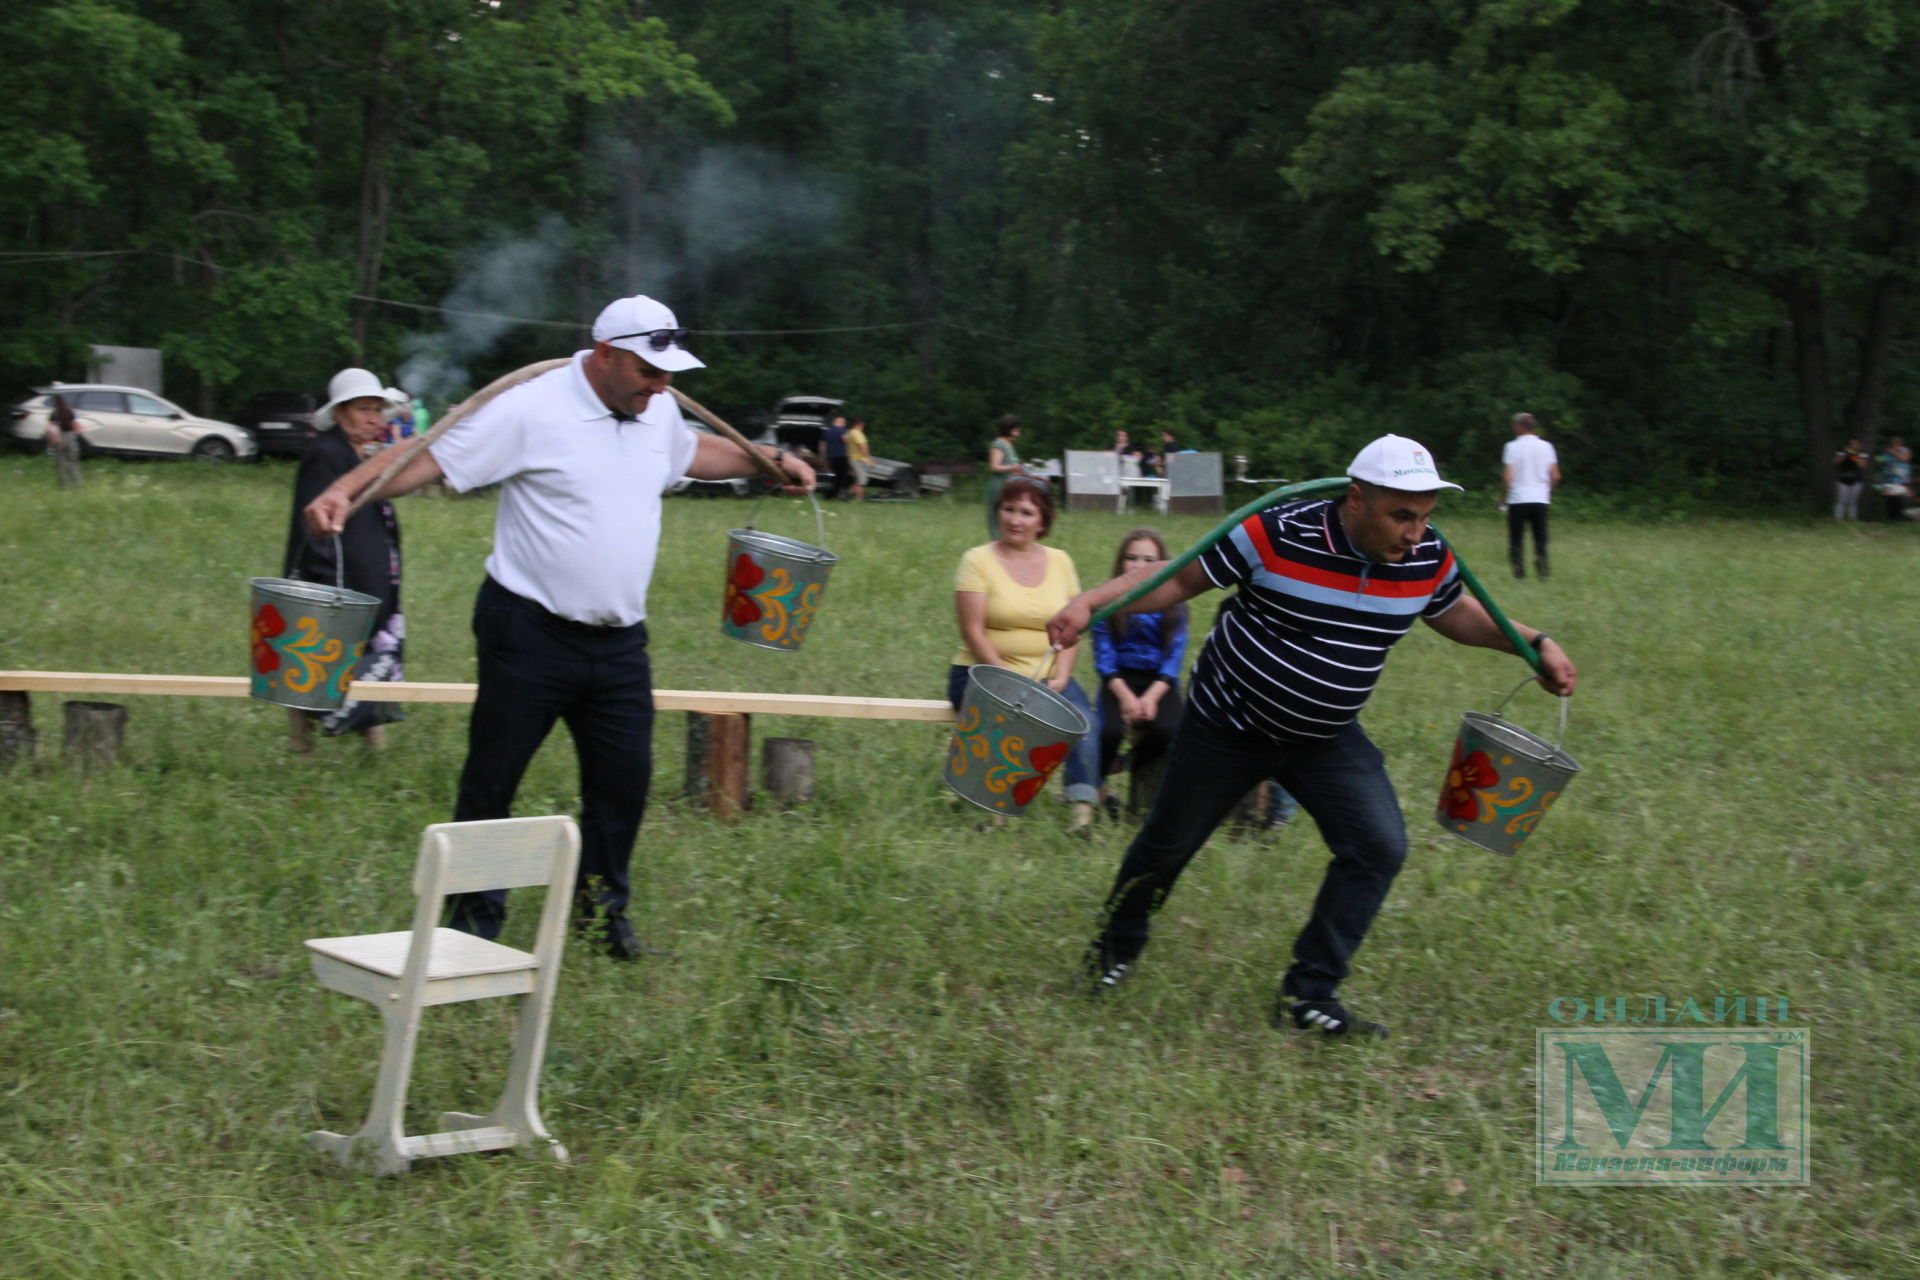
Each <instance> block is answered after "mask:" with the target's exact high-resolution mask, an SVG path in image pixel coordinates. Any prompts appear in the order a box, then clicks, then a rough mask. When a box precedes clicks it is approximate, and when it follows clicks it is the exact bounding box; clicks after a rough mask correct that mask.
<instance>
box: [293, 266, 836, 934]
mask: <svg viewBox="0 0 1920 1280" xmlns="http://www.w3.org/2000/svg"><path fill="white" fill-rule="evenodd" d="M593 339H594V343H593V348H592V349H591V350H589V351H581V352H577V353H576V354H575V355H574V357H573V360H572V362H571V363H570V364H568V365H567V366H565V367H564V368H560V369H555V370H553V371H551V372H549V373H544V374H542V375H540V376H539V377H537V378H533V379H530V380H529V381H527V382H524V383H522V384H521V385H519V386H517V387H514V388H512V389H511V390H509V391H506V392H504V393H502V394H501V395H500V396H498V397H496V398H495V399H494V400H493V401H492V402H490V403H488V404H487V405H485V406H484V407H482V408H481V409H479V410H478V411H477V412H475V413H474V414H473V416H472V417H470V418H467V419H465V420H464V421H462V422H460V423H458V424H456V425H455V426H454V427H452V428H451V429H449V430H448V431H447V433H446V434H445V435H443V436H441V437H440V438H439V439H438V440H436V441H434V442H433V444H432V445H430V446H428V448H427V449H425V450H424V451H422V452H421V453H420V454H419V455H418V456H417V457H415V458H414V459H413V460H412V461H410V462H409V463H408V464H407V465H406V466H405V467H404V468H403V469H402V470H401V471H400V472H399V473H398V474H397V475H396V476H395V477H394V478H393V482H392V483H391V484H390V485H389V487H388V489H387V490H386V492H387V493H388V494H389V495H398V494H403V493H409V492H412V491H413V490H415V489H418V488H419V487H420V486H422V485H424V484H428V483H431V482H432V481H435V480H440V479H444V480H445V481H446V483H447V484H448V485H449V486H450V487H452V488H453V489H455V490H456V491H459V492H463V493H464V492H466V491H468V490H470V489H477V488H481V487H483V486H486V485H493V484H497V485H500V486H501V490H500V505H499V509H498V512H497V514H496V515H495V518H494V536H493V552H492V554H491V555H489V556H488V557H487V577H486V581H485V582H484V583H482V584H481V587H480V595H479V599H478V600H477V601H476V602H475V605H474V613H473V633H474V639H475V641H476V643H477V647H478V651H479V659H480V678H479V692H478V695H477V697H476V699H475V701H474V705H473V717H472V720H471V721H470V722H469V725H468V732H467V761H466V766H465V768H464V769H462V771H461V774H460V790H459V796H458V798H457V799H456V800H455V802H454V812H453V816H454V820H455V821H456V822H471V821H476V820H479V819H483V818H504V817H507V816H509V814H510V813H511V811H512V807H513V798H514V793H515V792H516V791H517V790H518V789H519V786H520V779H521V777H522V776H523V775H524V774H525V773H526V769H527V765H528V763H529V762H531V760H532V759H533V755H534V752H536V751H537V750H539V748H540V744H541V743H542V742H544V741H545V740H546V737H547V734H548V733H549V732H551V731H552V729H553V724H554V721H556V720H561V719H564V720H565V721H566V722H567V728H568V730H569V731H570V732H571V733H572V735H573V745H574V751H575V753H576V755H577V756H578V758H579V761H580V798H581V816H580V828H581V849H580V879H579V882H578V884H577V886H576V889H575V902H576V906H577V907H578V909H579V913H580V915H581V917H582V918H583V919H590V918H592V917H593V916H594V915H595V914H596V913H598V914H599V915H601V916H602V917H603V918H604V919H605V921H606V940H607V947H608V950H609V952H610V953H611V954H613V955H614V956H617V957H619V958H621V959H632V958H634V957H635V956H637V955H638V954H639V953H640V951H641V947H640V944H639V942H638V940H637V939H636V938H635V936H634V933H633V929H632V926H631V925H630V924H628V922H627V902H628V898H629V892H630V885H629V881H628V875H627V866H628V863H629V861H630V859H631V858H632V854H633V842H634V837H635V835H636V834H637V833H638V831H639V828H640V819H641V817H642V816H643V814H644V813H645V810H646V803H647V784H648V780H649V778H650V776H651V773H652V768H653V745H652V740H653V683H652V677H651V673H650V670H649V665H648V659H647V625H646V616H647V584H648V581H649V580H650V579H651V578H652V576H653V565H654V558H655V555H656V554H657V552H658V550H659V546H660V515H661V497H662V495H663V494H664V493H665V492H666V491H667V490H668V489H669V488H671V487H672V486H673V485H674V484H675V483H676V482H677V481H679V480H680V479H681V478H682V477H683V476H692V477H694V478H695V479H698V480H726V479H732V478H735V477H740V476H748V475H752V474H753V473H754V471H755V464H754V462H753V460H752V459H751V458H750V457H748V456H747V454H746V453H745V452H744V451H743V450H741V449H740V448H739V447H738V446H737V445H734V444H732V443H730V442H728V441H726V440H723V439H721V438H719V437H717V436H709V435H703V434H699V433H696V432H695V431H693V430H692V429H691V428H690V427H688V426H687V424H686V422H685V421H684V420H683V419H682V418H681V415H680V408H679V405H678V404H676V403H675V402H674V400H673V397H672V396H670V395H669V394H667V387H668V386H669V384H671V383H672V381H673V375H674V374H675V373H679V372H682V371H684V370H687V369H699V368H703V367H705V366H704V364H703V362H701V361H700V360H698V359H696V358H695V357H694V355H693V353H692V352H691V351H689V350H687V347H686V340H687V331H686V330H685V329H682V328H681V327H680V326H679V322H678V321H677V320H675V318H674V315H673V312H672V311H670V310H668V309H667V308H666V307H665V306H664V305H662V304H661V303H658V302H656V301H654V300H653V299H652V298H648V297H645V296H637V297H632V298H621V299H620V300H618V301H616V302H613V303H611V304H609V305H608V306H607V308H606V310H604V311H602V312H601V313H600V316H599V318H598V319H597V320H595V321H594V324H593ZM776 456H778V457H779V460H780V463H781V466H782V467H783V468H784V469H785V471H786V473H787V475H788V476H789V477H790V478H791V479H792V481H793V483H794V484H795V485H797V486H799V487H801V488H803V489H811V488H812V487H813V471H812V470H811V468H809V467H808V466H807V465H806V464H805V463H803V462H801V461H799V460H798V459H797V458H793V457H791V456H790V455H786V454H785V453H784V451H779V452H778V453H777V454H776ZM380 469H381V460H380V459H379V458H374V459H371V460H370V461H369V463H368V464H367V465H364V466H361V467H359V468H357V469H356V470H354V471H352V472H349V473H348V474H347V475H345V476H343V477H342V478H341V479H340V480H338V481H336V482H335V483H334V484H333V486H332V487H331V488H329V489H328V490H327V491H326V492H324V493H322V494H321V495H320V497H319V498H317V499H315V500H314V502H313V503H312V504H311V505H310V506H309V507H308V508H307V519H308V522H309V524H310V525H311V526H312V527H313V529H314V530H315V532H316V533H319V534H323V535H326V534H331V533H332V532H334V531H335V530H336V529H337V528H338V527H339V525H340V521H341V517H342V516H343V514H344V513H345V511H346V509H347V507H348V505H349V504H350V503H351V502H352V500H353V497H354V495H356V494H357V493H359V492H360V490H361V489H363V488H364V487H365V486H366V485H367V484H369V483H371V482H372V480H373V478H374V476H375V475H377V474H378V472H379V470H380ZM505 918H506V894H505V893H504V892H503V891H501V890H497V889H496V890H489V891H486V892H483V893H472V894H464V895H461V896H460V897H458V898H457V899H456V900H455V902H454V909H453V918H452V920H451V921H450V923H451V924H452V926H453V927H454V928H456V929H462V930H465V931H466V932H468V933H474V934H478V935H479V936H481V937H483V938H492V937H496V936H498V934H499V932H500V925H501V922H502V921H503V920H504V919H505Z"/></svg>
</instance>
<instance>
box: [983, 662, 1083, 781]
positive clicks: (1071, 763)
mask: <svg viewBox="0 0 1920 1280" xmlns="http://www.w3.org/2000/svg"><path fill="white" fill-rule="evenodd" d="M969 669H970V668H967V667H963V666H960V665H959V664H957V663H956V664H954V665H953V666H951V667H948V668H947V701H948V702H951V703H952V704H953V709H954V710H955V711H958V710H959V709H960V703H961V701H962V700H963V699H964V698H965V697H966V696H967V672H968V670H969ZM1060 696H1061V697H1063V698H1065V699H1066V700H1067V701H1068V702H1071V703H1072V704H1073V705H1074V706H1076V707H1078V708H1079V709H1080V714H1081V715H1083V716H1085V717H1086V718H1087V723H1088V724H1089V725H1091V726H1093V727H1092V728H1090V729H1088V730H1087V732H1086V734H1085V736H1083V737H1082V738H1081V739H1080V743H1079V745H1078V746H1076V747H1074V749H1073V754H1071V755H1069V756H1068V757H1067V800H1068V802H1069V803H1080V802H1082V801H1084V802H1085V803H1087V804H1092V803H1093V802H1094V801H1095V800H1098V799H1099V798H1100V717H1099V716H1098V715H1096V714H1095V713H1094V710H1093V708H1092V707H1091V706H1089V705H1088V703H1087V694H1086V691H1085V690H1083V689H1082V688H1081V687H1080V682H1079V681H1077V680H1069V681H1067V687H1066V688H1065V689H1062V690H1061V691H1060Z"/></svg>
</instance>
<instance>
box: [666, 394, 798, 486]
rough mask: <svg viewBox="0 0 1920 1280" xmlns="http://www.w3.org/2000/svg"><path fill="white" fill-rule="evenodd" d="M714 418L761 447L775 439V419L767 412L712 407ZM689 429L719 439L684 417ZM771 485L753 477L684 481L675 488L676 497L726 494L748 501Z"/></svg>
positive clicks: (696, 421) (701, 424)
mask: <svg viewBox="0 0 1920 1280" xmlns="http://www.w3.org/2000/svg"><path fill="white" fill-rule="evenodd" d="M712 408H713V412H714V415H715V416H716V417H718V418H719V419H720V420H721V421H722V422H724V423H726V424H727V425H728V426H730V427H732V428H733V429H734V430H735V431H738V432H739V433H740V434H741V435H743V436H745V437H746V438H747V439H749V440H752V441H754V442H755V443H758V444H767V443H770V442H771V441H772V439H773V415H772V414H771V413H769V412H768V411H767V410H765V409H758V408H752V407H749V406H746V405H734V404H722V405H714V406H712ZM684 417H685V418H686V421H687V425H688V426H690V427H692V428H693V429H694V430H695V431H697V432H699V433H700V434H701V435H703V436H711V435H717V434H718V433H717V432H716V431H714V429H713V428H712V427H709V426H708V425H707V424H706V423H704V422H702V421H700V419H698V418H696V417H694V416H693V415H692V414H691V413H689V414H685V415H684ZM768 484H769V482H768V481H767V480H766V479H765V478H764V477H760V476H750V477H747V478H744V479H736V480H695V479H693V478H691V477H687V478H684V479H682V480H681V481H680V482H679V483H678V484H676V485H674V486H673V488H672V490H671V492H673V493H706V494H727V493H730V494H732V495H733V496H734V497H736V498H745V497H749V496H753V495H758V494H761V493H764V492H766V490H767V487H768Z"/></svg>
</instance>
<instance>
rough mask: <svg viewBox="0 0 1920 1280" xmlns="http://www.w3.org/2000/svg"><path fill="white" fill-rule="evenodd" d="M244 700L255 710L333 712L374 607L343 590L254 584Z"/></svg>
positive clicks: (264, 581) (280, 582) (269, 581)
mask: <svg viewBox="0 0 1920 1280" xmlns="http://www.w3.org/2000/svg"><path fill="white" fill-rule="evenodd" d="M248 585H249V586H251V587H252V588H253V652H252V655H251V660H250V661H249V663H248V667H247V669H248V671H249V672H251V673H252V677H253V682H252V685H251V687H250V688H249V689H248V692H249V693H250V694H251V695H252V696H253V697H255V698H258V699H259V700H260V701H262V702H271V703H273V704H274V705H275V706H280V707H298V708H300V709H301V710H303V711H334V710H337V709H338V708H339V707H340V704H341V703H343V702H345V701H346V700H347V686H348V685H349V684H351V683H352V682H353V668H354V665H355V664H356V663H358V662H359V661H360V655H361V654H362V653H363V652H364V651H365V650H366V647H367V637H368V636H369V635H371V634H372V632H373V619H374V615H375V614H377V613H378V612H379V610H380V601H379V600H377V599H375V598H374V597H373V596H370V595H365V594H363V593H361V592H358V591H349V590H347V589H346V588H345V587H329V586H327V585H325V584H324V583H319V582H296V581H294V580H293V579H291V578H254V579H251V580H250V581H249V583H248Z"/></svg>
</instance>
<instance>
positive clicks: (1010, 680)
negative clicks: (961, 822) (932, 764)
mask: <svg viewBox="0 0 1920 1280" xmlns="http://www.w3.org/2000/svg"><path fill="white" fill-rule="evenodd" d="M1092 729H1093V725H1092V724H1091V723H1089V722H1088V720H1087V717H1086V716H1085V715H1084V714H1083V713H1082V712H1081V710H1080V709H1079V708H1078V707H1076V706H1074V705H1073V704H1072V703H1071V702H1068V701H1067V700H1066V699H1065V698H1063V697H1061V696H1060V695H1059V694H1057V693H1055V692H1054V691H1053V690H1052V689H1051V688H1049V687H1048V686H1046V685H1044V684H1042V683H1041V682H1040V681H1038V680H1029V679H1028V678H1027V677H1026V676H1023V675H1021V674H1020V673H1019V672H1017V671H1009V670H1007V669H1006V668H1005V667H990V666H978V667H972V668H969V669H968V671H967V693H966V697H965V698H964V699H962V700H961V703H960V718H959V719H958V720H956V721H955V722H954V725H953V741H952V743H951V744H950V745H949V746H948V748H947V769H946V774H945V777H946V782H947V785H948V786H949V787H952V788H953V790H954V792H955V793H956V794H957V795H959V797H960V798H961V799H962V800H968V801H971V802H972V803H974V804H977V805H979V806H980V807H981V808H982V809H985V810H986V811H987V812H989V813H1014V814H1017V813H1024V812H1025V811H1026V808H1027V803H1028V802H1029V801H1030V800H1032V799H1033V798H1034V797H1035V796H1037V795H1039V794H1040V792H1041V791H1043V790H1044V789H1045V788H1046V785H1047V779H1048V778H1049V777H1051V776H1052V775H1053V771H1054V770H1055V769H1057V768H1059V767H1060V765H1061V762H1062V761H1064V760H1065V759H1066V758H1067V756H1068V755H1070V754H1072V752H1073V749H1074V747H1075V746H1077V745H1079V742H1080V739H1081V738H1083V737H1085V736H1086V735H1087V734H1088V733H1089V732H1091V731H1092Z"/></svg>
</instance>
